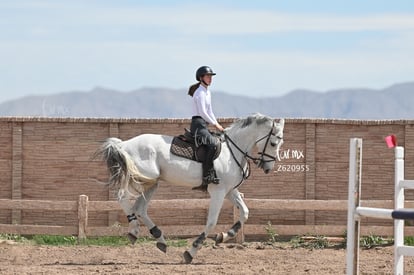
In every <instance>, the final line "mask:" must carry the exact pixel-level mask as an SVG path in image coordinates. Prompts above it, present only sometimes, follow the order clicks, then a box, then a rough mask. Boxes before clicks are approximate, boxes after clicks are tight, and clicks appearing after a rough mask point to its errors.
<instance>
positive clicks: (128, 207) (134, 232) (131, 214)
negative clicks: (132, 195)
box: [119, 196, 139, 244]
mask: <svg viewBox="0 0 414 275" xmlns="http://www.w3.org/2000/svg"><path fill="white" fill-rule="evenodd" d="M119 204H120V205H121V207H122V209H123V210H124V213H125V214H126V215H127V219H128V222H129V224H128V234H127V237H128V239H129V241H130V242H131V243H132V244H134V243H135V242H136V240H137V238H138V234H139V222H138V218H137V216H135V210H134V207H133V205H132V203H131V202H130V200H129V197H128V196H123V197H122V198H121V199H120V200H119Z"/></svg>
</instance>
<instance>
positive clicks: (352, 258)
mask: <svg viewBox="0 0 414 275" xmlns="http://www.w3.org/2000/svg"><path fill="white" fill-rule="evenodd" d="M361 172H362V139H361V138H351V140H350V143H349V184H348V224H347V240H346V249H347V254H346V274H348V275H352V274H358V272H359V234H360V220H359V218H356V216H357V213H356V209H357V207H359V206H360V194H361Z"/></svg>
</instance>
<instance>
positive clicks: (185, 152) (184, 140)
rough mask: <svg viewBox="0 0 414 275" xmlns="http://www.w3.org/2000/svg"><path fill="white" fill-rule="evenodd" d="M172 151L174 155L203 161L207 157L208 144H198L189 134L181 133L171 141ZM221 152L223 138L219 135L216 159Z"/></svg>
mask: <svg viewBox="0 0 414 275" xmlns="http://www.w3.org/2000/svg"><path fill="white" fill-rule="evenodd" d="M170 152H171V153H172V154H174V155H177V156H180V157H183V158H187V159H190V160H194V161H198V162H203V161H204V159H205V153H206V146H204V145H201V146H198V147H197V146H196V144H195V143H194V139H191V138H189V137H188V136H187V135H180V136H176V137H174V138H173V141H172V142H171V147H170ZM220 152H221V140H220V138H218V137H217V143H216V153H215V154H214V159H216V158H218V156H219V155H220Z"/></svg>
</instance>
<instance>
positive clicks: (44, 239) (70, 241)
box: [0, 234, 188, 247]
mask: <svg viewBox="0 0 414 275" xmlns="http://www.w3.org/2000/svg"><path fill="white" fill-rule="evenodd" d="M0 240H11V241H15V242H19V243H24V242H28V243H32V244H37V245H52V246H72V245H97V246H125V245H129V244H130V242H129V240H128V238H127V237H125V236H104V237H89V238H86V239H83V240H78V238H77V237H76V236H60V235H31V236H21V235H17V234H0ZM145 243H154V244H155V240H154V239H152V238H149V237H140V238H138V239H137V241H136V243H135V244H137V245H139V244H145ZM167 245H168V246H170V247H185V246H187V245H188V241H187V240H184V239H173V240H167Z"/></svg>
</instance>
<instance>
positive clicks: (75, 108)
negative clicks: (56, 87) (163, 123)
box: [0, 82, 414, 119]
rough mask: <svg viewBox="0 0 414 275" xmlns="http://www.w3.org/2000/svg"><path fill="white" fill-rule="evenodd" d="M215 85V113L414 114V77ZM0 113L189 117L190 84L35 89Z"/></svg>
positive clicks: (378, 116) (346, 116) (358, 116)
mask: <svg viewBox="0 0 414 275" xmlns="http://www.w3.org/2000/svg"><path fill="white" fill-rule="evenodd" d="M212 90H213V108H214V113H215V114H216V116H217V117H243V116H246V115H249V114H252V113H256V112H260V113H263V114H266V115H269V116H272V117H285V118H286V117H290V118H343V119H412V118H413V117H414V108H413V107H412V105H413V104H414V82H406V83H399V84H394V85H392V86H389V87H387V88H384V89H379V90H375V89H366V88H361V89H358V88H352V89H337V90H331V91H327V92H315V91H311V90H305V89H298V90H294V91H291V92H289V93H287V94H285V95H283V96H277V97H260V98H259V97H254V93H252V96H250V97H248V96H240V95H233V94H229V93H225V92H220V91H214V89H212ZM0 116H40V117H111V118H189V117H191V97H190V96H188V95H187V91H186V89H168V88H155V87H143V88H140V89H137V90H134V91H130V92H120V91H116V90H113V89H107V88H102V87H96V88H94V89H92V90H91V91H72V92H64V93H57V94H53V95H34V96H26V97H22V98H20V99H16V100H11V101H6V102H4V103H1V104H0Z"/></svg>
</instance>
